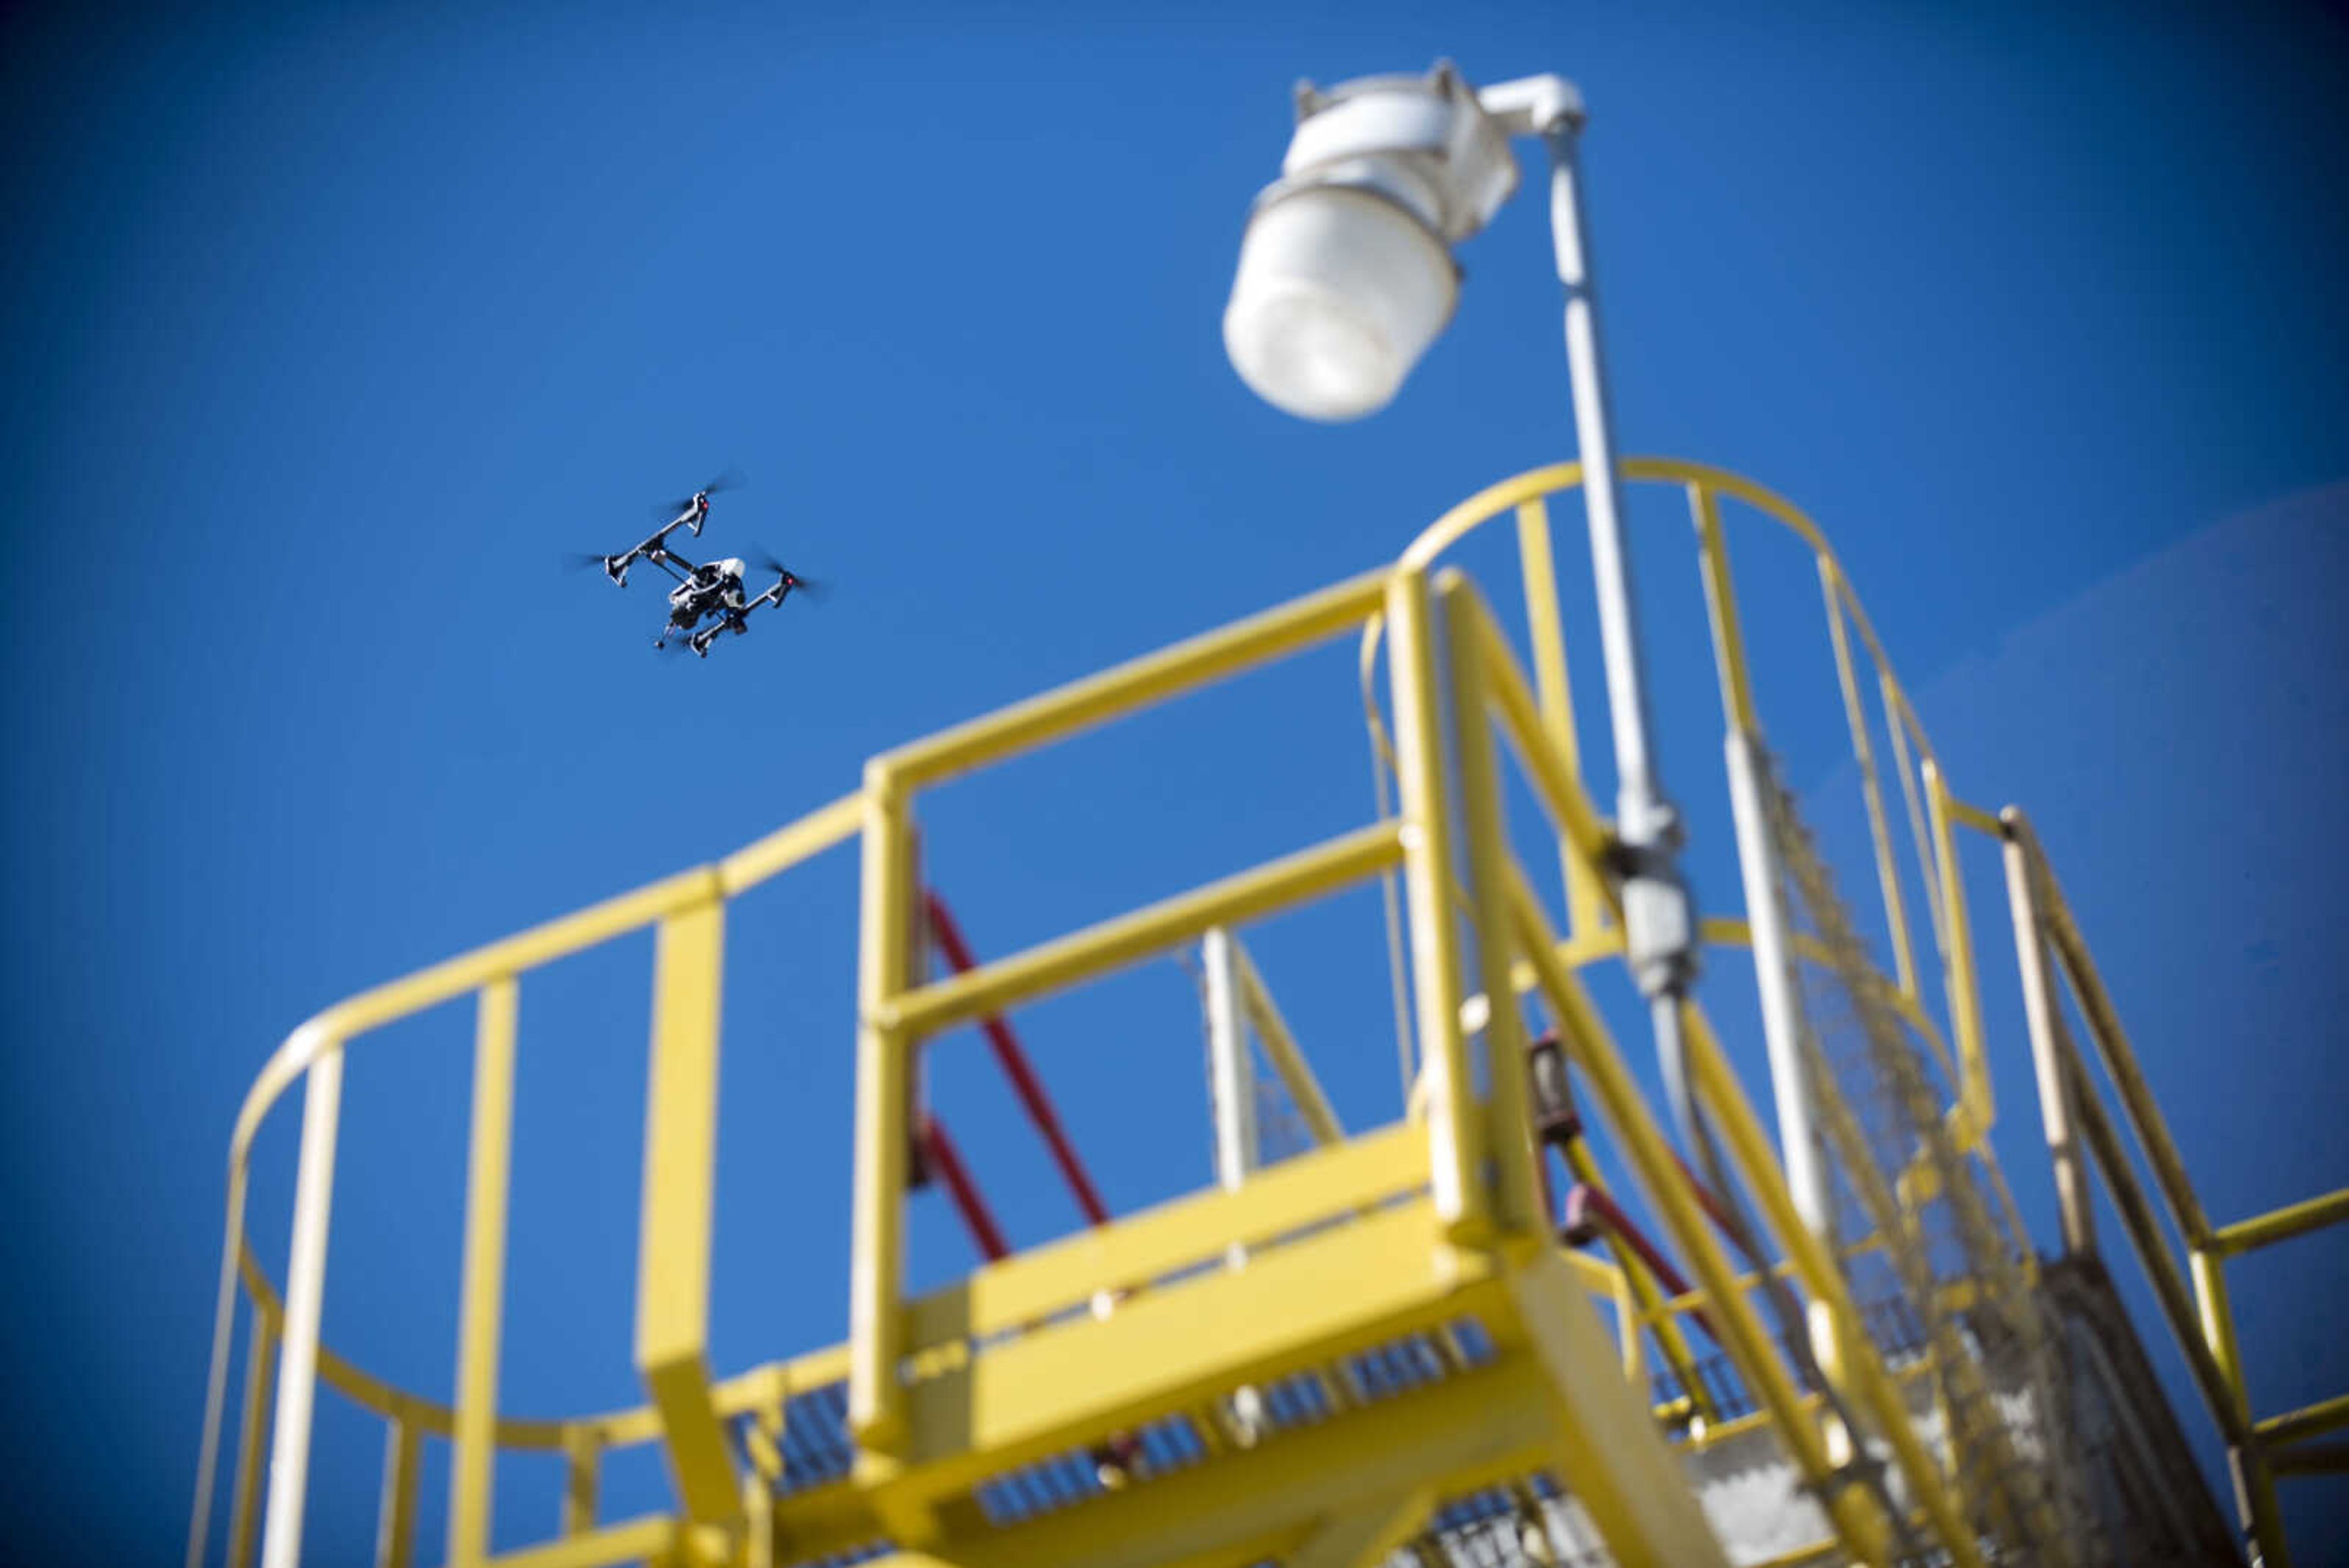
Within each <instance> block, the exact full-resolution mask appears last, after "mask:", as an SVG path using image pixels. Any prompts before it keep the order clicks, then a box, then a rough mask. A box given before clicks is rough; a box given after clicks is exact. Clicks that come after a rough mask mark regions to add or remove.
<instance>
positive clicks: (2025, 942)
mask: <svg viewBox="0 0 2349 1568" xmlns="http://www.w3.org/2000/svg"><path fill="white" fill-rule="evenodd" d="M2000 821H2001V822H2002V824H2003V825H2004V826H2005V829H2006V846H2005V851H2004V855H2005V860H2006V894H2007V903H2008V906H2009V909H2010V910H2011V912H2012V914H2013V919H2014V954H2015V959H2016V962H2017V964H2018V966H2019V968H2020V969H2021V971H2022V975H2023V1020H2024V1023H2025V1024H2026V1025H2027V1026H2028V1028H2029V1030H2030V1032H2031V1062H2032V1067H2033V1075H2034V1076H2035V1077H2036V1079H2037V1081H2038V1085H2039V1119H2040V1125H2041V1127H2042V1129H2043V1130H2044V1133H2045V1135H2046V1138H2047V1158H2048V1162H2049V1163H2050V1164H2051V1165H2052V1166H2054V1172H2055V1209H2056V1215H2057V1218H2058V1220H2059V1221H2060V1223H2061V1225H2062V1227H2063V1233H2064V1251H2065V1252H2066V1253H2067V1254H2071V1253H2085V1254H2088V1255H2091V1256H2093V1255H2094V1254H2095V1251H2096V1223H2095V1202H2094V1200H2093V1198H2092V1195H2091V1194H2090V1193H2089V1191H2088V1173H2087V1170H2086V1168H2085V1166H2084V1165H2083V1164H2082V1161H2081V1158H2080V1144H2079V1139H2078V1138H2077V1137H2075V1136H2074V1134H2073V1130H2072V1123H2073V1121H2074V1120H2075V1113H2074V1111H2073V1108H2072V1082H2071V1075H2070V1074H2068V1073H2066V1072H2065V1071H2064V1059H2063V1057H2062V1055H2061V1054H2060V1047H2059V1046H2058V1044H2057V1043H2056V1030H2057V1028H2058V1026H2059V1024H2058V1020H2057V1017H2056V1012H2055V988H2054V984H2053V982H2052V981H2050V980H2049V978H2048V974H2047V936H2046V920H2045V918H2044V914H2043V912H2042V910H2041V909H2040V907H2039V892H2038V878H2037V877H2035V876H2033V872H2032V868H2031V850H2030V846H2029V845H2028V843H2027V842H2026V841H2025V839H2024V838H2023V834H2024V833H2025V832H2026V831H2027V830H2028V825H2027V824H2026V823H2025V822H2024V821H2023V813H2022V811H2021V809H2020V808H2018V807H2015V806H2008V807H2007V808H2006V810H2005V811H2003V812H2002V813H2001V814H2000Z"/></svg>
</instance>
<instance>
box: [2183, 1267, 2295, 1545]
mask: <svg viewBox="0 0 2349 1568" xmlns="http://www.w3.org/2000/svg"><path fill="white" fill-rule="evenodd" d="M2186 1262H2187V1267H2188V1268H2189V1270H2190V1271H2191V1272H2192V1273H2193V1276H2194V1304H2195V1307H2196V1310H2197V1312H2198V1314H2199V1316H2200V1318H2201V1322H2202V1339H2203V1342H2204V1343H2205V1344H2207V1345H2209V1347H2210V1359H2211V1361H2212V1362H2213V1363H2214V1364H2215V1365H2216V1366H2218V1369H2219V1376H2220V1378H2221V1379H2222V1380H2223V1381H2224V1382H2225V1384H2226V1386H2227V1397H2228V1398H2229V1400H2230V1402H2231V1404H2232V1407H2233V1410H2234V1416H2235V1419H2236V1421H2237V1422H2238V1423H2240V1426H2241V1427H2242V1428H2244V1429H2245V1434H2246V1435H2245V1437H2244V1438H2243V1439H2242V1440H2240V1441H2235V1442H2230V1443H2229V1444H2228V1445H2227V1465H2228V1468H2229V1469H2230V1470H2231V1471H2232V1472H2233V1475H2234V1482H2235V1499H2236V1502H2237V1505H2238V1507H2239V1508H2240V1511H2241V1512H2242V1514H2243V1517H2244V1518H2246V1519H2247V1520H2249V1521H2250V1522H2251V1534H2252V1537H2253V1538H2254V1539H2255V1540H2256V1541H2258V1542H2259V1548H2260V1568H2292V1555H2291V1552H2290V1551H2289V1550H2288V1549H2287V1548H2286V1546H2285V1545H2284V1539H2283V1512H2282V1509H2281V1508H2280V1507H2279V1506H2278V1504H2277V1502H2276V1490H2275V1473H2274V1472H2273V1471H2272V1470H2271V1469H2269V1468H2268V1461H2267V1456H2266V1455H2265V1454H2263V1453H2261V1451H2260V1442H2259V1434H2258V1433H2257V1432H2256V1431H2255V1430H2251V1396H2250V1394H2249V1393H2248V1392H2247V1391H2246V1390H2245V1388H2244V1386H2243V1356H2242V1351H2241V1349H2240V1347H2239V1346H2238V1345H2236V1343H2235V1313H2234V1308H2233V1307H2232V1305H2230V1303H2229V1302H2228V1300H2227V1275H2226V1264H2225V1262H2223V1261H2222V1260H2221V1259H2220V1257H2219V1256H2218V1255H2217V1254H2216V1253H2214V1252H2212V1251H2209V1249H2208V1248H2206V1247H2195V1248H2191V1249H2189V1251H2188V1252H2187V1254H2186Z"/></svg>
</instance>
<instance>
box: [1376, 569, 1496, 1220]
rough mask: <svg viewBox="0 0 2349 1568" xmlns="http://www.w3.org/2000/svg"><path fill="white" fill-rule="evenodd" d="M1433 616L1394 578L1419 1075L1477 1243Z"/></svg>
mask: <svg viewBox="0 0 2349 1568" xmlns="http://www.w3.org/2000/svg"><path fill="white" fill-rule="evenodd" d="M1387 654H1388V659H1389V670H1388V683H1389V686H1390V688H1391V690H1392V693H1393V699H1394V709H1395V774H1396V777H1397V782H1398V784H1400V786H1401V799H1402V844H1403V868H1404V876H1403V883H1404V901H1405V903H1406V905H1407V907H1408V909H1409V911H1410V923H1411V939H1412V940H1411V951H1412V975H1413V996H1414V1000H1415V1001H1416V1002H1417V1003H1418V1013H1419V1039H1420V1060H1421V1063H1422V1066H1421V1069H1420V1071H1421V1074H1422V1076H1423V1082H1424V1083H1425V1084H1426V1085H1428V1090H1429V1093H1428V1105H1427V1112H1428V1115H1427V1128H1428V1163H1429V1168H1430V1171H1431V1179H1432V1182H1433V1188H1434V1195H1435V1211H1436V1213H1437V1214H1438V1215H1439V1216H1441V1217H1442V1219H1443V1221H1444V1234H1445V1236H1446V1238H1447V1239H1449V1240H1451V1241H1456V1242H1461V1243H1464V1244H1468V1245H1475V1244H1479V1243H1482V1242H1484V1241H1489V1240H1490V1239H1491V1238H1492V1235H1493V1231H1494V1218H1493V1212H1492V1205H1491V1202H1490V1199H1489V1196H1488V1194H1487V1193H1486V1191H1485V1184H1484V1182H1483V1180H1482V1179H1481V1170H1482V1168H1483V1165H1484V1147H1483V1144H1482V1123H1481V1120H1480V1118H1479V1117H1478V1116H1476V1114H1475V1093H1476V1089H1475V1078H1474V1077H1473V1076H1472V1075H1471V1074H1470V1072H1469V1066H1468V1048H1467V1043H1466V1041H1464V1039H1463V1038H1462V1037H1461V1033H1460V951H1459V941H1458V935H1457V931H1456V929H1455V927H1454V923H1453V918H1452V901H1451V900H1452V887H1453V866H1452V825H1451V821H1450V817H1449V813H1448V811H1447V808H1446V804H1445V800H1444V731H1443V726H1442V724H1441V722H1439V720H1438V718H1437V714H1438V711H1439V709H1438V706H1437V699H1436V686H1435V628H1434V625H1433V611H1432V610H1431V608H1430V606H1429V602H1428V589H1427V576H1426V574H1425V573H1423V572H1420V571H1415V570H1411V569H1404V570H1400V571H1397V572H1396V573H1395V574H1394V576H1392V578H1391V579H1389V581H1388V584H1387ZM1504 994H1506V992H1504Z"/></svg>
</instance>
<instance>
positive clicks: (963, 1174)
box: [922, 1116, 1011, 1263]
mask: <svg viewBox="0 0 2349 1568" xmlns="http://www.w3.org/2000/svg"><path fill="white" fill-rule="evenodd" d="M922 1155H923V1158H925V1159H926V1161H927V1163H928V1164H929V1167H930V1168H931V1169H932V1170H933V1171H935V1172H936V1174H937V1175H939V1176H941V1177H944V1178H945V1179H946V1184H947V1196H949V1197H950V1198H952V1199H954V1206H955V1208H956V1210H957V1211H959V1212H960V1213H961V1215H962V1222H963V1224H964V1225H965V1226H967V1227H968V1229H969V1231H970V1239H971V1240H972V1241H976V1242H978V1250H979V1251H982V1252H984V1253H986V1254H987V1261H988V1262H990V1263H992V1262H997V1261H998V1260H999V1259H1002V1258H1005V1257H1009V1255H1010V1252H1011V1249H1010V1247H1009V1245H1008V1244H1006V1243H1005V1241H1004V1240H1003V1231H1002V1230H1001V1228H1000V1227H999V1226H998V1225H997V1224H996V1223H995V1216H994V1215H993V1214H992V1213H990V1212H989V1211H988V1207H987V1199H984V1198H981V1197H980V1196H979V1195H978V1183H977V1182H975V1181H973V1180H971V1179H970V1168H969V1167H968V1166H966V1165H964V1164H963V1162H962V1153H961V1151H960V1150H959V1149H957V1148H956V1147H955V1146H954V1140H953V1139H952V1138H950V1137H947V1129H946V1127H945V1126H944V1125H943V1124H941V1123H940V1122H939V1120H938V1119H937V1117H936V1116H925V1117H923V1118H922Z"/></svg>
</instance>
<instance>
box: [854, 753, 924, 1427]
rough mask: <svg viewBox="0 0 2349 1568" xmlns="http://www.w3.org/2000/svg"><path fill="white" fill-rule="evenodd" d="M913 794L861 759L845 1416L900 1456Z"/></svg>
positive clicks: (879, 767)
mask: <svg viewBox="0 0 2349 1568" xmlns="http://www.w3.org/2000/svg"><path fill="white" fill-rule="evenodd" d="M913 880H914V867H913V843H912V825H911V821H910V806H909V803H908V801H907V799H906V797H905V794H904V793H903V786H902V785H901V784H899V782H898V779H897V777H896V775H895V772H894V771H893V770H892V769H891V768H890V767H889V766H888V765H887V764H886V763H883V762H880V761H877V760H876V761H875V762H874V763H869V764H868V765H867V766H866V767H865V770H864V896H863V909H862V914H861V926H862V929H861V936H860V940H859V942H858V944H857V946H858V961H857V977H856V1010H857V1011H856V1152H855V1160H856V1167H855V1196H854V1216H853V1220H852V1223H853V1226H854V1230H853V1235H854V1255H853V1257H852V1259H851V1262H850V1265H849V1293H848V1334H849V1344H850V1346H851V1359H850V1362H849V1373H848V1427H849V1430H850V1432H851V1433H852V1434H854V1437H855V1438H856V1441H857V1443H858V1445H859V1446H860V1447H862V1448H864V1449H869V1450H872V1451H873V1452H874V1453H875V1454H879V1455H885V1456H895V1455H902V1454H903V1453H904V1452H905V1446H906V1441H907V1438H908V1435H909V1434H908V1433H907V1431H906V1427H905V1388H904V1386H903V1385H901V1384H900V1383H899V1381H898V1377H897V1364H898V1363H899V1362H900V1361H901V1360H903V1359H904V1356H905V1158H906V1147H905V1139H906V1136H907V1128H906V1126H905V1116H906V1108H907V1107H906V1086H907V1071H908V1067H907V1062H906V1054H907V1053H908V1051H909V1050H910V1048H911V1043H910V1042H909V1041H908V1040H907V1039H906V1038H905V1035H904V1033H903V1032H902V1031H901V1030H900V1029H899V1027H898V1026H897V1023H896V1021H895V1007H896V999H897V997H898V994H899V993H900V992H903V991H904V990H905V981H906V957H907V943H908V938H909V936H910V934H911V930H912V920H913V894H914V888H913Z"/></svg>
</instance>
